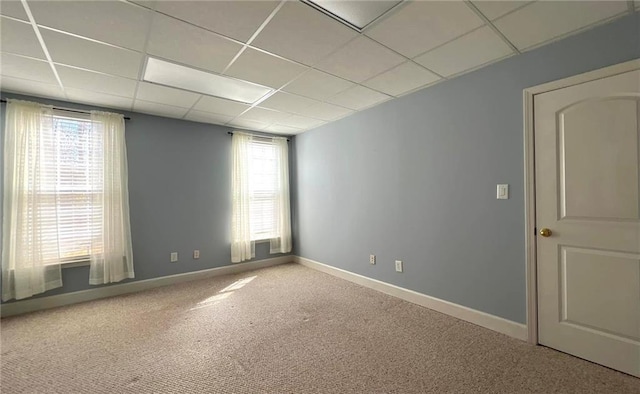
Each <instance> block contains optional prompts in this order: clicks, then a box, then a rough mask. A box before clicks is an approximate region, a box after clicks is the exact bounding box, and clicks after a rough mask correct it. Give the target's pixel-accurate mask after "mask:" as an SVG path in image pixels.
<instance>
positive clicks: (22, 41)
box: [0, 18, 46, 59]
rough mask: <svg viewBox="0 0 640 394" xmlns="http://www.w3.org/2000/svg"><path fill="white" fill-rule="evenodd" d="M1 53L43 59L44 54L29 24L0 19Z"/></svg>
mask: <svg viewBox="0 0 640 394" xmlns="http://www.w3.org/2000/svg"><path fill="white" fill-rule="evenodd" d="M0 49H1V50H2V52H6V53H15V54H18V55H24V56H30V57H35V58H38V59H45V58H46V57H45V56H44V52H43V51H42V47H41V46H40V42H39V41H38V37H36V33H35V32H34V31H33V27H31V24H30V23H27V22H20V21H16V20H13V19H9V18H0Z"/></svg>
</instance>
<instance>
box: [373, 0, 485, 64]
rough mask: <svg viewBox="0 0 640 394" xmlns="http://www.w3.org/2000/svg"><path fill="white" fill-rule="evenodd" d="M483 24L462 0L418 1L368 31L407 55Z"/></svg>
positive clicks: (414, 53)
mask: <svg viewBox="0 0 640 394" xmlns="http://www.w3.org/2000/svg"><path fill="white" fill-rule="evenodd" d="M483 24H484V21H483V20H482V19H481V18H480V17H479V16H478V15H476V13H475V12H473V11H472V10H471V8H469V7H468V6H467V5H466V4H465V3H464V2H462V1H416V2H410V3H408V4H407V5H406V6H403V7H402V8H400V9H399V10H398V11H395V12H393V13H392V14H391V15H390V16H389V17H387V18H385V19H384V20H383V21H381V22H380V23H377V24H376V25H374V26H373V27H372V28H371V29H368V30H366V32H365V33H366V35H368V36H369V37H371V38H373V39H375V40H376V41H378V42H381V43H382V44H384V45H386V46H388V47H389V48H391V49H393V50H395V51H398V52H399V53H401V54H403V55H405V56H407V57H414V56H417V55H419V54H421V53H423V52H425V51H428V50H429V49H431V48H434V47H436V46H438V45H440V44H443V43H445V42H447V41H449V40H451V39H453V38H456V37H458V36H460V35H462V34H464V33H466V32H469V31H471V30H473V29H475V28H476V27H479V26H481V25H483Z"/></svg>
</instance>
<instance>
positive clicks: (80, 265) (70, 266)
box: [60, 260, 91, 269]
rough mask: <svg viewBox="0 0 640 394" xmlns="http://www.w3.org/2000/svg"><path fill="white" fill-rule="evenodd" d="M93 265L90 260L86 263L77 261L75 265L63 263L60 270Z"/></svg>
mask: <svg viewBox="0 0 640 394" xmlns="http://www.w3.org/2000/svg"><path fill="white" fill-rule="evenodd" d="M90 265H91V262H90V261H89V260H85V261H76V262H75V263H62V264H60V268H62V269H65V268H76V267H88V266H90Z"/></svg>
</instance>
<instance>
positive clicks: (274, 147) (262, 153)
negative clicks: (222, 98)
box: [231, 132, 291, 262]
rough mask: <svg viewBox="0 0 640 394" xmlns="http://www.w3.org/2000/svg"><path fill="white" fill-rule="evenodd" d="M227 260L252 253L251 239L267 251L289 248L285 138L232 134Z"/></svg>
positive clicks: (237, 260) (286, 249)
mask: <svg viewBox="0 0 640 394" xmlns="http://www.w3.org/2000/svg"><path fill="white" fill-rule="evenodd" d="M232 145H233V155H232V156H233V169H232V189H233V190H232V193H233V207H232V229H231V230H232V231H231V233H232V234H231V236H232V241H231V261H232V262H240V261H243V260H247V259H250V258H251V257H253V256H255V242H256V241H261V240H269V242H270V252H271V253H287V252H290V251H291V223H290V207H289V165H288V157H289V156H288V146H287V140H286V139H285V138H282V137H264V136H254V135H251V134H246V133H240V132H236V133H234V135H233V143H232Z"/></svg>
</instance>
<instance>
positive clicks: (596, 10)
mask: <svg viewBox="0 0 640 394" xmlns="http://www.w3.org/2000/svg"><path fill="white" fill-rule="evenodd" d="M625 12H627V3H626V2H625V1H541V2H536V3H533V4H531V5H528V6H526V7H523V8H521V9H519V10H517V11H515V12H513V13H511V14H508V15H506V16H504V17H502V18H500V19H498V20H496V21H495V22H494V24H495V26H496V27H497V28H498V29H499V30H500V31H501V32H502V33H503V34H504V35H505V36H506V37H507V39H509V41H511V42H512V43H513V44H514V45H515V46H516V47H517V48H518V49H520V50H524V49H527V48H529V47H532V46H535V45H538V44H542V43H544V42H546V41H549V40H552V39H554V38H556V37H559V36H562V35H564V34H567V33H570V32H572V31H574V30H578V29H580V28H583V27H586V26H589V25H591V24H594V23H597V22H599V21H602V20H605V19H608V18H611V17H613V16H615V15H618V14H621V13H625Z"/></svg>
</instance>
